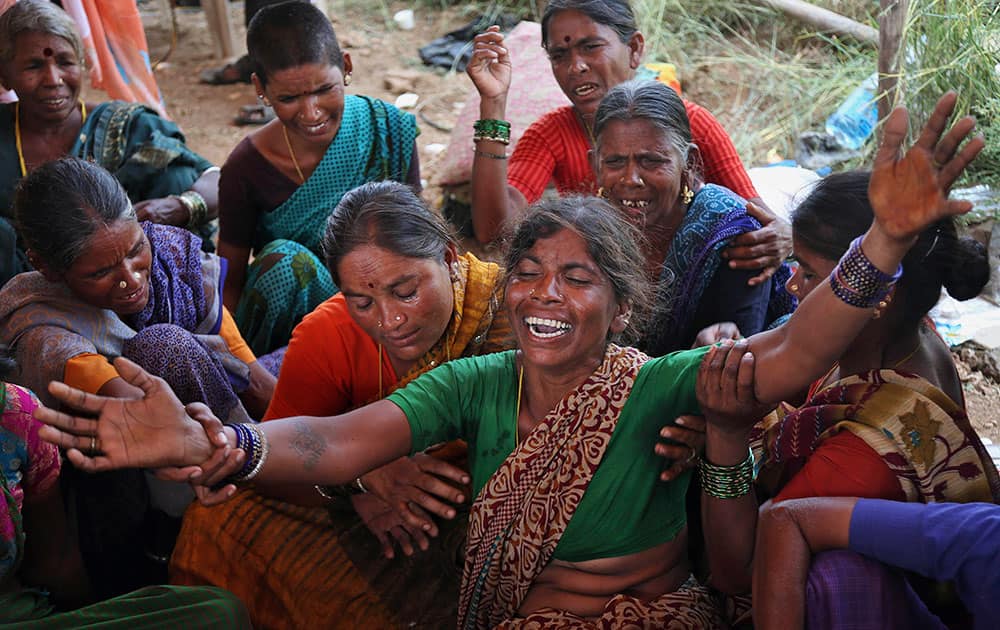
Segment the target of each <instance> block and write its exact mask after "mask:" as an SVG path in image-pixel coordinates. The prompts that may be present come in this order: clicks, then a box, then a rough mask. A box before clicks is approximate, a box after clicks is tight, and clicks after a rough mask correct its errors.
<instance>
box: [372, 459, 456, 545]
mask: <svg viewBox="0 0 1000 630" xmlns="http://www.w3.org/2000/svg"><path fill="white" fill-rule="evenodd" d="M361 481H362V482H363V483H364V485H365V487H366V488H368V490H369V491H370V492H372V493H373V494H375V495H376V496H378V497H379V498H380V499H382V500H383V501H385V502H386V503H387V504H388V505H389V506H390V507H392V508H393V509H395V510H396V512H397V513H398V514H399V516H400V518H402V519H403V520H404V521H405V522H406V523H407V525H408V527H410V528H417V529H420V530H422V531H424V532H426V533H427V534H428V535H430V536H437V534H438V528H437V525H436V524H435V523H434V519H433V518H431V517H430V516H429V514H434V515H436V516H439V517H441V518H446V519H451V518H454V517H455V514H456V511H455V508H454V505H458V504H461V503H462V502H463V501H464V500H465V494H464V493H463V491H462V490H459V489H458V488H456V487H455V485H459V486H465V485H467V484H468V483H469V475H468V473H466V472H465V471H464V470H462V469H461V468H458V467H456V466H452V465H451V464H449V463H448V462H446V461H444V460H441V459H438V458H436V457H433V456H431V455H427V454H426V453H417V454H416V455H414V456H413V457H400V458H399V459H397V460H396V461H394V462H391V463H389V464H386V465H385V466H382V467H381V468H376V469H375V470H373V471H371V472H370V473H368V474H366V475H364V476H363V477H362V478H361ZM449 482H450V483H449ZM453 484H455V485H453ZM421 508H422V509H421ZM428 513H429V514H428Z"/></svg>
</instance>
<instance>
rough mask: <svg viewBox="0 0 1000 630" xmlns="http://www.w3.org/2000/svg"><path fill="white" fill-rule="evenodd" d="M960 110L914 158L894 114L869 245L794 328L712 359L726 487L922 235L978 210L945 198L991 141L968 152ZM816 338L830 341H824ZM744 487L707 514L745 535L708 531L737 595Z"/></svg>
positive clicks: (945, 113) (903, 122)
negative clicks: (758, 436) (754, 432)
mask: <svg viewBox="0 0 1000 630" xmlns="http://www.w3.org/2000/svg"><path fill="white" fill-rule="evenodd" d="M954 104H955V95H954V94H953V93H949V94H947V95H945V96H944V97H942V99H941V100H940V101H939V102H938V105H937V107H936V108H935V111H934V113H933V115H932V116H931V118H930V120H929V121H928V123H927V124H926V125H925V127H924V129H923V132H922V133H921V135H920V138H919V140H918V141H917V143H916V144H915V145H914V146H913V147H911V148H910V150H909V151H907V152H906V153H905V154H901V152H900V147H901V145H902V141H903V138H904V136H905V134H906V131H907V116H906V112H905V110H904V109H902V108H898V109H896V110H895V111H894V112H893V113H892V115H891V116H890V118H889V120H888V121H887V122H886V125H885V131H884V134H885V135H884V139H883V142H882V145H881V146H880V148H879V151H878V154H877V156H876V158H875V166H874V171H873V175H872V180H871V185H870V187H869V197H870V200H871V204H872V208H873V210H874V213H875V221H874V223H873V224H872V226H871V228H870V229H869V230H868V232H867V233H866V234H865V235H864V237H863V238H862V239H860V241H859V243H860V247H859V248H858V249H852V250H850V251H849V252H848V253H847V254H845V256H844V258H843V259H842V261H841V264H840V265H838V267H837V269H836V270H835V271H834V274H833V275H832V276H831V281H830V282H827V283H823V284H822V285H820V286H819V287H818V288H816V289H815V290H814V291H812V293H810V294H809V296H808V297H807V298H806V299H805V300H804V301H803V302H802V304H801V305H800V306H799V308H798V310H797V311H796V312H795V314H794V315H793V316H792V318H791V319H790V320H789V321H788V322H787V323H786V324H785V325H783V326H781V327H780V328H778V329H775V330H772V331H767V332H764V333H760V334H758V335H754V336H752V337H750V338H749V339H747V340H745V341H739V342H735V343H733V342H724V343H723V344H722V345H721V346H720V347H717V348H713V349H712V350H711V351H709V353H708V354H707V355H706V357H705V360H704V362H703V365H702V369H703V370H704V372H702V373H699V388H708V390H707V391H702V390H701V389H700V390H699V397H700V399H702V401H703V404H704V400H706V399H707V398H708V396H709V395H711V394H713V393H714V394H716V396H717V399H718V392H719V391H721V392H722V398H721V399H722V400H723V404H722V405H721V406H722V407H723V408H724V410H723V412H721V413H714V414H709V415H708V417H707V420H708V428H707V431H706V438H707V447H706V454H707V459H708V461H709V462H711V464H709V465H708V467H707V468H708V469H709V470H711V467H712V466H713V465H714V466H716V467H722V468H723V469H724V474H723V475H722V477H721V478H722V479H724V480H726V479H732V478H739V479H740V480H741V481H742V480H743V476H744V475H742V472H745V471H746V470H747V465H748V464H749V467H750V469H751V470H752V458H748V452H747V440H748V436H749V432H750V429H751V427H752V425H753V422H754V420H755V419H756V418H757V417H759V409H757V408H756V407H757V405H758V404H759V403H762V404H764V405H768V404H769V405H774V404H776V403H777V402H779V401H781V400H782V399H784V398H787V397H791V396H794V395H795V394H797V393H798V392H799V391H800V390H802V389H804V387H805V386H806V385H807V384H808V383H809V382H811V381H813V380H814V379H816V378H818V377H819V376H820V375H821V374H822V373H823V371H825V370H827V369H828V368H829V366H830V365H833V364H834V362H835V361H836V360H837V359H838V358H839V357H840V355H841V354H842V352H843V351H844V350H845V349H846V347H847V346H848V344H849V343H850V342H851V341H852V340H853V339H854V337H855V336H856V335H857V334H858V332H860V330H861V329H862V328H863V327H864V325H865V324H866V323H867V322H868V320H869V319H870V317H871V312H872V311H871V308H868V307H866V306H865V305H864V304H862V303H861V302H864V303H865V304H867V303H868V302H871V301H872V300H873V299H874V302H873V303H872V306H874V304H875V303H877V302H878V299H880V297H879V296H880V295H882V294H884V292H886V291H888V290H889V289H890V288H891V286H892V285H893V283H894V280H891V279H890V278H891V276H892V275H893V271H895V270H897V269H899V265H900V262H901V261H902V259H903V256H904V255H905V254H906V252H907V251H908V249H909V248H910V247H911V246H912V244H913V242H914V241H915V239H916V236H917V235H918V234H919V233H920V232H921V231H922V230H923V229H925V228H926V227H927V226H929V225H931V224H933V223H934V222H935V221H937V220H939V219H941V218H943V217H946V216H952V215H956V214H960V213H963V212H967V211H968V210H969V209H970V208H971V204H969V203H968V202H962V201H949V200H948V199H947V197H946V195H947V191H948V190H949V189H950V187H951V185H952V183H953V182H954V181H955V179H956V178H957V177H958V176H959V175H960V174H961V172H962V171H963V170H964V169H965V167H966V166H967V165H968V164H969V162H971V161H972V159H973V158H974V157H975V156H976V155H977V154H978V153H979V151H980V150H982V148H983V144H984V143H983V140H982V138H981V137H980V136H977V137H974V138H973V139H972V140H970V141H969V142H968V143H967V144H966V145H965V146H964V147H960V145H961V143H962V141H963V140H964V139H965V138H966V137H967V136H969V134H970V133H971V132H972V129H973V127H974V121H973V120H972V119H970V118H964V119H962V120H959V121H958V122H956V123H955V125H954V126H953V127H952V129H951V130H950V131H949V132H947V133H944V131H945V129H946V126H947V122H948V118H949V117H950V115H951V113H952V111H953V109H954ZM937 165H940V167H939V168H938V167H937ZM845 261H846V262H845ZM845 264H846V265H848V266H846V267H845ZM859 270H860V271H859ZM834 287H837V292H836V293H835V291H834ZM854 287H859V288H860V287H864V288H865V291H867V292H865V293H864V294H862V293H861V292H860V291H859V290H858V289H854ZM862 298H863V299H862ZM846 299H849V300H851V301H853V302H855V303H858V305H857V306H855V305H852V304H850V303H848V302H847V301H845V300H846ZM817 330H822V331H823V333H824V334H822V335H817V334H815V333H816V331H817ZM751 384H752V385H751ZM758 401H759V403H758ZM741 408H743V409H744V413H741V412H740V409H741ZM703 472H704V471H703ZM727 475H728V476H727ZM732 475H736V477H733V476H732ZM703 478H704V474H703ZM742 485H745V484H741V486H742ZM741 489H743V490H745V492H743V493H742V494H740V493H739V492H734V493H731V494H730V493H726V492H722V493H717V496H710V497H708V500H707V501H706V502H705V503H704V506H703V508H704V510H705V513H706V517H705V521H706V523H712V522H719V521H720V519H724V520H722V522H725V523H727V525H728V529H730V530H733V531H739V532H742V533H741V535H740V537H739V539H738V540H737V539H736V537H733V536H732V535H731V533H730V537H729V538H728V539H727V538H726V536H725V532H716V534H718V535H714V536H713V535H711V533H710V532H709V531H708V530H706V536H707V537H709V536H711V538H712V540H710V541H708V546H709V549H711V548H712V547H715V548H716V550H717V553H715V554H712V553H711V552H710V554H709V560H710V564H711V569H712V573H713V575H714V576H718V577H721V578H723V579H725V580H726V581H727V583H726V584H721V585H720V584H717V586H719V587H720V588H722V589H724V590H727V591H729V592H740V591H745V590H746V589H747V588H748V587H749V577H750V573H749V571H750V566H751V563H752V560H753V543H752V532H753V528H754V527H755V522H756V511H755V509H754V508H755V499H754V498H753V496H752V493H751V492H750V488H749V487H748V486H747V487H744V488H741ZM738 523H742V526H740V525H737V524H738ZM734 526H735V530H734V529H733V528H734Z"/></svg>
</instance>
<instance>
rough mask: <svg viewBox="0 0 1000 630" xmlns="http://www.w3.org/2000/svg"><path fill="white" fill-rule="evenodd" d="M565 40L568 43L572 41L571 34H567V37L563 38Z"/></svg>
mask: <svg viewBox="0 0 1000 630" xmlns="http://www.w3.org/2000/svg"><path fill="white" fill-rule="evenodd" d="M563 41H564V42H566V43H567V44H568V43H569V41H570V36H569V35H567V36H566V37H565V38H563Z"/></svg>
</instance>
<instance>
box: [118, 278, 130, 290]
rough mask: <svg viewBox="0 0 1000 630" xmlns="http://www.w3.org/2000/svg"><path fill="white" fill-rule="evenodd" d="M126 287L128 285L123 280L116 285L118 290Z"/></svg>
mask: <svg viewBox="0 0 1000 630" xmlns="http://www.w3.org/2000/svg"><path fill="white" fill-rule="evenodd" d="M127 286H128V283H126V282H125V281H124V280H122V281H121V282H119V283H118V288H119V289H124V288H125V287H127Z"/></svg>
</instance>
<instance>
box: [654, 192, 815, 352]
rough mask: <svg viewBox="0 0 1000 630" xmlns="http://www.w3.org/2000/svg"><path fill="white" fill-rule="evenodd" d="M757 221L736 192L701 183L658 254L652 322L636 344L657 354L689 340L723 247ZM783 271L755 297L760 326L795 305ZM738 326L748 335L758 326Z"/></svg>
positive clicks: (779, 319) (719, 264)
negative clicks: (762, 305)
mask: <svg viewBox="0 0 1000 630" xmlns="http://www.w3.org/2000/svg"><path fill="white" fill-rule="evenodd" d="M760 227H761V226H760V223H758V222H757V220H756V219H754V218H753V217H751V216H750V215H748V214H747V212H746V201H745V200H744V199H743V198H742V197H740V196H739V195H737V194H736V193H734V192H732V191H731V190H729V189H727V188H724V187H722V186H718V185H716V184H705V185H704V186H702V188H701V190H699V191H698V193H697V194H696V195H695V197H694V199H693V200H692V201H691V205H690V206H689V207H688V210H687V213H686V214H685V215H684V219H683V220H682V221H681V224H680V226H679V227H678V228H677V234H676V235H675V236H674V238H673V241H672V242H671V243H670V249H669V250H668V251H667V255H666V257H665V258H664V260H663V267H662V268H661V271H660V282H659V287H658V293H657V298H658V299H657V305H656V307H655V310H654V315H653V321H652V325H651V326H650V327H649V328H648V330H649V333H648V334H647V336H646V338H645V339H643V342H642V344H641V347H642V349H643V350H644V351H645V352H647V353H648V354H649V355H650V356H661V355H663V354H666V353H668V352H672V351H674V350H679V349H682V347H684V346H685V345H686V344H687V345H689V344H690V341H689V340H693V339H694V336H695V335H696V334H697V332H698V330H696V328H697V327H698V322H696V321H695V315H696V313H697V312H698V308H699V306H700V305H701V303H702V300H703V299H705V297H706V296H705V290H706V289H707V288H708V286H709V285H710V284H711V283H712V280H713V278H715V276H716V273H717V272H719V271H720V268H721V267H722V266H723V258H722V252H723V250H725V249H726V247H728V246H729V244H730V242H731V241H732V239H734V238H735V237H737V236H739V235H740V234H745V233H747V232H752V231H754V230H757V229H760ZM789 277H791V270H790V269H789V268H788V265H785V264H782V265H781V268H780V269H778V271H777V272H776V273H775V274H774V276H772V278H771V285H770V290H769V291H766V292H762V293H761V294H760V295H759V296H758V298H757V299H760V300H766V301H767V314H766V317H765V322H764V324H765V328H766V327H768V326H774V325H777V324H779V323H781V322H782V321H783V320H784V316H785V315H788V314H790V313H791V312H792V311H793V310H795V306H796V302H795V298H793V297H792V296H791V295H789V294H788V292H787V291H786V290H785V281H786V280H787V279H788V278H789ZM748 290H751V289H748ZM722 298H725V296H722ZM713 299H714V298H713ZM721 321H726V320H725V319H723V320H721ZM712 323H714V322H712ZM740 332H741V333H743V334H744V335H751V334H754V333H756V332H759V331H758V330H741V331H740Z"/></svg>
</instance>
